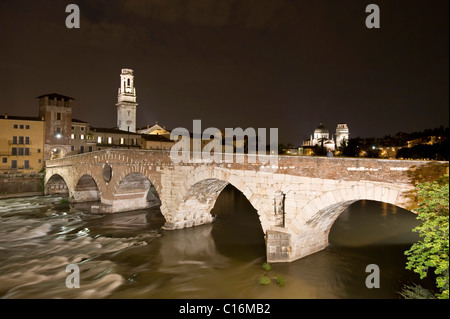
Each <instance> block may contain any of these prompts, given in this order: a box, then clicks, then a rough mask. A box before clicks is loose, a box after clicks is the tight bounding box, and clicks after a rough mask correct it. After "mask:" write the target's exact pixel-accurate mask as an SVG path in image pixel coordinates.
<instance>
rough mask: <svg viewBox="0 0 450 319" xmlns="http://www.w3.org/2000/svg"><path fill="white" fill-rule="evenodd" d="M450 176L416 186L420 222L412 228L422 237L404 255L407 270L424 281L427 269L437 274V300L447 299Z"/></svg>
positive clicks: (417, 210)
mask: <svg viewBox="0 0 450 319" xmlns="http://www.w3.org/2000/svg"><path fill="white" fill-rule="evenodd" d="M448 183H449V176H448V175H445V176H443V177H441V178H440V179H439V180H437V181H433V182H426V183H421V184H418V185H417V186H416V189H417V192H418V199H419V207H418V209H416V212H417V219H418V220H419V221H420V222H421V224H420V225H419V226H417V227H416V228H414V229H413V231H415V232H418V233H419V236H420V237H422V239H421V240H420V241H418V242H417V243H415V244H413V245H412V246H411V248H410V249H409V250H407V251H406V252H405V255H407V256H408V261H407V265H406V269H409V270H413V271H414V272H416V273H418V274H419V275H420V278H421V279H423V278H425V277H426V276H427V274H428V271H429V270H430V269H432V270H434V273H435V274H436V286H437V288H438V289H439V290H440V293H438V294H437V297H438V298H442V299H448V298H449V287H448V264H449V258H448V254H449V184H448Z"/></svg>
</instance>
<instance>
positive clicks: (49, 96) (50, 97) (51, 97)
mask: <svg viewBox="0 0 450 319" xmlns="http://www.w3.org/2000/svg"><path fill="white" fill-rule="evenodd" d="M46 96H48V98H49V99H54V98H56V99H57V100H62V99H64V100H74V98H72V97H70V96H66V95H62V94H58V93H50V94H44V95H40V96H38V97H37V99H40V98H42V97H46Z"/></svg>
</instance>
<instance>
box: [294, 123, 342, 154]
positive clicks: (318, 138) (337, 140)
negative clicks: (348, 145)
mask: <svg viewBox="0 0 450 319" xmlns="http://www.w3.org/2000/svg"><path fill="white" fill-rule="evenodd" d="M349 136H350V132H349V129H348V126H347V124H343V123H341V124H338V125H337V127H336V134H335V137H333V136H330V132H329V131H328V129H327V128H326V127H325V126H324V124H323V123H320V124H319V126H318V127H317V128H316V129H315V130H314V134H313V135H311V136H310V138H309V139H308V140H304V141H303V146H304V147H308V146H309V147H312V146H316V145H323V147H324V148H325V149H326V150H327V151H332V152H334V151H335V150H336V149H338V148H339V147H341V146H343V143H345V141H347V142H348V139H349Z"/></svg>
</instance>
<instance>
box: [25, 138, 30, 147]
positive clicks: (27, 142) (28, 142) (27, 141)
mask: <svg viewBox="0 0 450 319" xmlns="http://www.w3.org/2000/svg"><path fill="white" fill-rule="evenodd" d="M25 144H28V145H29V144H30V137H29V136H25Z"/></svg>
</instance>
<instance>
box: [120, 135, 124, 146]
mask: <svg viewBox="0 0 450 319" xmlns="http://www.w3.org/2000/svg"><path fill="white" fill-rule="evenodd" d="M123 144H125V139H124V138H123V137H121V138H120V145H123Z"/></svg>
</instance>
